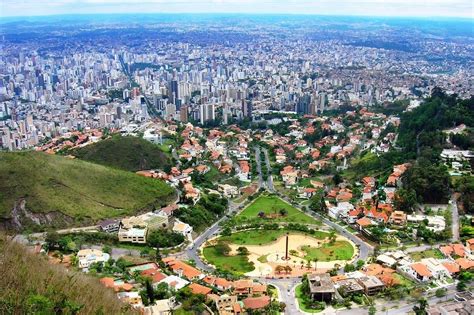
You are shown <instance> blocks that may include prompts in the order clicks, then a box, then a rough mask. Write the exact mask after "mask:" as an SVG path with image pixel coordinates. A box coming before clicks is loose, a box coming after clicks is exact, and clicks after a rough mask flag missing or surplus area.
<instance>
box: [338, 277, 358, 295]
mask: <svg viewBox="0 0 474 315" xmlns="http://www.w3.org/2000/svg"><path fill="white" fill-rule="evenodd" d="M334 286H335V287H336V289H337V290H338V291H339V293H340V294H341V295H342V296H347V295H349V294H356V293H362V292H364V288H363V287H362V286H361V285H360V284H359V282H358V281H357V280H356V279H353V278H349V279H342V280H339V281H334Z"/></svg>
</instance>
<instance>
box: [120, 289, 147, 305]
mask: <svg viewBox="0 0 474 315" xmlns="http://www.w3.org/2000/svg"><path fill="white" fill-rule="evenodd" d="M117 297H118V299H119V300H121V301H123V302H124V303H127V304H130V305H132V306H133V307H134V308H139V307H142V306H143V303H142V298H141V296H140V294H139V293H138V292H136V291H131V292H126V291H124V292H119V293H117Z"/></svg>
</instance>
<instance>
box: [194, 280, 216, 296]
mask: <svg viewBox="0 0 474 315" xmlns="http://www.w3.org/2000/svg"><path fill="white" fill-rule="evenodd" d="M189 288H190V289H191V292H193V293H194V294H203V295H208V294H209V293H211V292H212V289H211V288H208V287H205V286H203V285H200V284H199V283H191V284H190V285H189Z"/></svg>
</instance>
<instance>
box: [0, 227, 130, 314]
mask: <svg viewBox="0 0 474 315" xmlns="http://www.w3.org/2000/svg"><path fill="white" fill-rule="evenodd" d="M0 252H1V253H2V255H0V273H1V275H2V281H0V314H137V312H134V311H133V310H131V308H130V306H128V305H125V304H123V303H121V302H120V301H119V300H118V299H117V297H116V296H115V294H114V292H113V291H112V290H108V289H105V288H104V287H103V286H102V285H101V284H100V283H99V280H98V279H97V278H95V279H94V278H93V277H91V276H88V275H85V274H83V273H78V272H74V271H67V270H66V269H65V268H64V267H62V266H58V265H52V264H50V263H48V260H47V259H46V258H45V257H43V256H40V255H35V254H32V253H30V252H28V251H27V250H26V248H25V247H23V246H22V245H19V244H17V243H14V242H11V241H8V240H7V239H6V237H5V236H2V235H0Z"/></svg>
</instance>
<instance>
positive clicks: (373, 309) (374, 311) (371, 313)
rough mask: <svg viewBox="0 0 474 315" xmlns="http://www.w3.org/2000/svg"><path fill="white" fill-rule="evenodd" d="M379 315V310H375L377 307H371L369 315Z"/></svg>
mask: <svg viewBox="0 0 474 315" xmlns="http://www.w3.org/2000/svg"><path fill="white" fill-rule="evenodd" d="M376 313H377V309H376V308H375V306H373V305H371V306H370V307H369V315H375V314H376Z"/></svg>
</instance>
